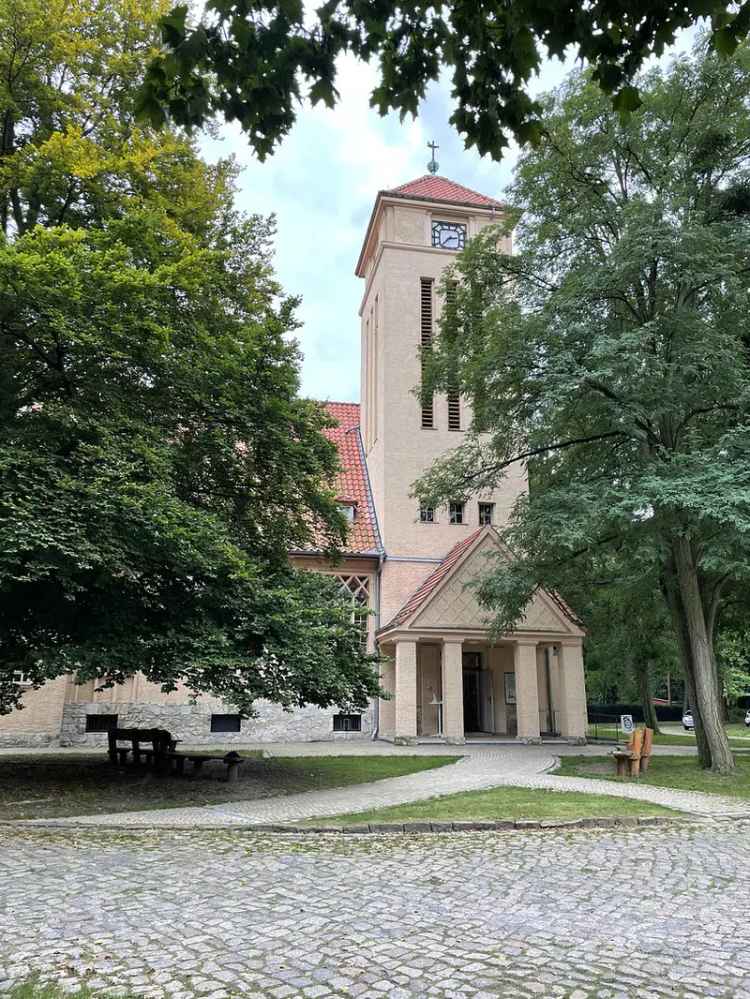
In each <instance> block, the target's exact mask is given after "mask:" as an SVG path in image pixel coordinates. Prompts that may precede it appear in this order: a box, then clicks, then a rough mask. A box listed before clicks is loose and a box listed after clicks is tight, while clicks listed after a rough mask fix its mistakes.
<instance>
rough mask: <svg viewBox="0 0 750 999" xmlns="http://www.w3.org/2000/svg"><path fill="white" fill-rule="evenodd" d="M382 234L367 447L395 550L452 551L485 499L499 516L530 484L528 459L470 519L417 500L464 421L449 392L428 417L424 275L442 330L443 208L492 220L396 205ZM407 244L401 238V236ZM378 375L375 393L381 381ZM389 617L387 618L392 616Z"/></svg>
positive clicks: (365, 385) (369, 294) (472, 224)
mask: <svg viewBox="0 0 750 999" xmlns="http://www.w3.org/2000/svg"><path fill="white" fill-rule="evenodd" d="M383 214H384V219H385V224H384V225H383V226H382V227H381V229H380V237H381V239H382V238H383V237H384V238H385V239H386V240H387V241H388V242H387V243H386V244H385V245H384V246H383V245H382V244H375V246H374V248H373V253H372V257H371V259H372V260H374V261H375V262H376V266H375V270H374V272H373V273H372V274H371V275H370V277H369V279H368V282H367V287H366V292H365V297H364V300H363V303H362V310H361V316H362V361H363V364H362V390H363V392H362V425H363V426H369V425H371V424H370V421H371V415H370V410H371V408H374V410H375V412H376V414H377V421H376V423H377V429H376V431H375V434H374V437H372V438H368V440H367V443H366V447H367V455H368V467H369V471H370V479H371V482H372V486H373V493H374V500H375V506H376V509H377V512H378V519H379V523H380V529H381V532H382V535H383V541H384V544H385V547H386V550H387V551H388V553H389V554H392V555H422V556H438V557H442V556H443V555H445V554H446V553H447V552H448V551H449V550H450V548H452V547H453V545H455V544H456V543H457V542H458V541H460V540H461V539H462V538H464V537H466V536H467V534H469V533H470V532H471V531H472V530H473V529H475V528H476V527H477V526H478V524H479V520H478V508H477V502H478V500H479V499H481V500H485V501H489V502H493V503H495V518H496V523H498V524H502V523H504V522H505V521H506V520H507V517H508V514H509V511H510V509H511V508H512V505H513V503H514V502H515V500H516V498H517V496H518V495H519V494H520V493H521V492H524V491H525V490H526V488H527V479H526V472H525V469H524V468H523V467H514V468H513V469H511V470H509V472H508V475H507V476H506V478H505V480H504V481H503V483H502V484H501V486H500V487H499V488H498V489H496V490H494V491H493V492H491V493H487V494H486V495H482V496H477V497H475V498H473V499H472V501H471V502H469V503H467V505H466V517H465V525H463V526H457V525H451V524H449V523H448V511H447V508H444V509H440V510H438V511H436V520H437V522H436V523H434V524H422V523H420V522H419V510H418V504H417V502H416V500H414V499H413V498H412V497H411V496H410V493H411V491H412V487H413V484H414V482H415V480H416V479H417V478H418V477H419V476H420V475H421V474H422V473H423V472H424V471H425V470H426V469H428V468H429V467H430V465H431V464H432V463H433V462H434V461H435V460H436V459H437V458H439V457H440V456H442V455H444V454H445V453H446V452H447V451H449V450H451V449H453V448H455V447H457V446H458V445H459V444H460V443H461V441H462V440H463V436H464V434H463V432H462V431H458V432H457V431H449V430H448V404H447V399H446V398H445V396H438V397H436V399H435V402H434V412H435V429H423V428H422V427H421V408H420V402H419V399H418V398H417V397H416V396H415V395H414V389H415V388H416V387H417V386H418V384H419V381H420V359H419V342H420V278H422V277H430V278H433V279H434V281H435V289H436V297H435V303H434V314H435V332H437V316H438V313H439V308H440V302H439V299H438V296H437V286H438V284H439V281H440V277H441V275H442V272H443V270H444V269H445V267H446V266H447V265H449V264H450V263H451V262H452V261H453V260H454V259H455V255H454V254H453V253H449V252H446V251H440V250H436V249H434V248H433V247H432V246H431V245H430V241H431V224H432V219H433V217H435V218H441V219H446V220H453V221H464V222H466V223H467V224H468V226H469V233H470V234H471V233H472V232H475V231H477V230H478V229H479V228H480V227H481V226H483V225H485V224H487V222H488V220H487V219H484V218H480V217H477V216H473V215H471V214H470V213H462V212H459V211H457V210H451V211H450V212H447V211H446V210H445V209H435V210H434V211H433V210H431V209H430V208H429V206H427V207H425V208H418V207H417V208H415V207H413V206H392V205H388V206H386V208H385V210H384V213H383ZM394 242H395V243H397V244H398V245H393V243H394ZM376 297H377V304H378V343H377V347H378V350H377V356H376V358H375V364H376V377H375V379H374V382H373V379H372V378H371V377H370V373H369V370H368V366H369V364H370V363H371V358H372V351H371V350H370V349H369V348H368V336H369V337H371V336H372V335H373V334H372V329H373V322H372V318H371V317H372V315H373V309H374V303H375V298H376ZM373 384H374V385H375V395H376V396H377V400H376V401H375V400H374V398H373V393H372V386H373ZM470 419H471V413H470V411H469V408H468V405H466V404H462V428H465V427H466V426H467V425H468V424H469V422H470ZM384 620H387V618H385V617H384Z"/></svg>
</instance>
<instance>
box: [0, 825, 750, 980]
mask: <svg viewBox="0 0 750 999" xmlns="http://www.w3.org/2000/svg"><path fill="white" fill-rule="evenodd" d="M748 834H750V823H747V822H725V823H718V822H711V823H700V824H697V825H695V824H691V825H687V826H685V825H682V826H668V827H661V828H653V829H651V828H639V829H637V830H627V829H623V830H620V829H618V830H595V831H593V830H592V831H579V832H571V831H546V832H543V833H529V832H527V833H522V832H508V833H464V834H454V835H450V836H411V837H408V838H407V837H403V836H382V837H365V836H362V837H350V838H345V837H337V838H334V837H306V838H300V837H291V836H277V837H269V836H265V837H264V836H261V835H259V834H253V833H250V834H245V833H239V832H236V831H235V832H233V833H224V832H218V833H211V832H205V831H204V832H187V831H184V832H167V831H161V832H150V833H147V832H141V833H128V834H122V833H111V832H103V831H97V832H96V833H95V832H93V831H86V832H82V833H80V832H78V833H71V832H70V831H67V830H66V831H64V832H63V831H60V830H57V831H49V830H44V831H42V830H28V829H24V830H19V829H12V830H11V829H7V828H6V829H5V830H4V831H3V832H2V841H1V842H0V879H1V880H0V883H2V886H3V890H2V892H1V893H0V925H2V928H3V933H2V934H0V990H1V989H3V988H4V987H6V986H7V985H9V984H10V982H11V981H13V980H17V979H20V978H25V977H26V976H27V975H28V974H29V973H30V972H36V973H39V974H40V975H41V976H42V978H50V979H55V980H58V981H60V982H61V983H62V984H63V985H64V986H70V987H73V986H75V985H77V984H78V983H81V982H83V981H87V982H88V983H89V985H90V986H91V987H92V988H93V990H94V991H95V993H96V994H102V992H103V991H104V990H107V989H115V988H119V989H127V990H128V991H129V992H133V993H136V994H139V995H144V996H151V997H154V999H157V997H164V999H166V997H170V999H193V997H198V996H200V997H206V999H209V997H210V999H233V997H235V996H244V997H247V999H261V997H262V999H287V997H290V999H297V997H301V999H332V997H334V996H335V997H345V996H349V997H353V996H361V997H365V999H369V997H378V999H383V997H384V999H421V997H431V999H496V997H513V999H527V997H537V999H539V997H541V999H553V997H568V999H629V997H638V999H664V997H671V999H704V997H706V996H715V997H723V999H729V997H732V999H750V923H748V920H747V899H748V893H749V892H750V849H749V847H748V843H749V842H750V841H749V840H748Z"/></svg>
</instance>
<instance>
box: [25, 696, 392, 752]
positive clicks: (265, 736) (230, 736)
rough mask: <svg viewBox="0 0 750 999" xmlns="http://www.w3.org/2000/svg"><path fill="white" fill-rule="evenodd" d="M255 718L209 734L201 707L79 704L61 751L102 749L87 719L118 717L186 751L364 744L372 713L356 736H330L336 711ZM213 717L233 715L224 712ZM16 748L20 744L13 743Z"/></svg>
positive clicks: (66, 722) (265, 712)
mask: <svg viewBox="0 0 750 999" xmlns="http://www.w3.org/2000/svg"><path fill="white" fill-rule="evenodd" d="M255 710H256V712H257V717H255V718H248V719H243V720H242V722H241V728H240V731H239V732H212V731H211V714H212V711H211V710H207V708H206V706H205V705H201V704H153V703H151V704H149V703H132V702H131V703H127V702H126V703H119V704H101V703H96V702H93V701H84V702H79V703H77V704H66V705H65V710H64V713H63V720H62V729H61V732H60V745H62V746H106V744H107V733H106V732H87V731H86V715H92V714H100V715H110V714H116V715H117V725H118V727H119V728H165V729H168V731H169V732H170V733H171V734H172V735H173V736H174V737H175V738H176V739H181V740H182V742H184V743H185V744H186V745H222V746H223V745H241V744H243V743H253V742H269V743H270V742H319V741H325V740H329V741H333V740H336V741H338V740H341V739H344V740H348V739H353V740H357V739H368V738H370V736H371V734H372V728H373V709H372V707H371V706H370V707H368V708H367V710H366V711H364V712H363V713H362V731H361V732H351V733H348V732H334V731H333V720H332V719H333V715H334V714H336V713H337V712H336V711H333V710H325V711H324V710H323V709H321V708H317V707H313V706H312V705H306V706H305V707H304V708H298V709H297V710H296V711H291V712H287V711H284V710H283V709H282V708H280V707H279V705H278V704H272V703H270V702H269V701H258V702H257V703H256V704H255ZM213 713H221V714H233V713H234V709H233V708H231V707H227V706H222V707H219V708H214V709H213ZM16 745H20V743H16Z"/></svg>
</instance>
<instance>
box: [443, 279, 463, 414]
mask: <svg viewBox="0 0 750 999" xmlns="http://www.w3.org/2000/svg"><path fill="white" fill-rule="evenodd" d="M445 311H446V314H447V319H448V322H449V323H450V325H451V326H453V325H454V324H455V322H456V282H455V281H450V282H449V283H448V285H447V287H446V289H445ZM453 332H454V333H455V329H454V330H453ZM448 429H449V430H460V429H461V398H460V394H459V393H458V392H457V391H456V389H452V390H450V391H449V392H448Z"/></svg>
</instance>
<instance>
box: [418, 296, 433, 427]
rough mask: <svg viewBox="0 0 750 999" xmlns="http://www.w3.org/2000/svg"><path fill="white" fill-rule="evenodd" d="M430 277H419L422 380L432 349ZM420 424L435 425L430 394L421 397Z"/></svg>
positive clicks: (424, 425) (425, 425)
mask: <svg viewBox="0 0 750 999" xmlns="http://www.w3.org/2000/svg"><path fill="white" fill-rule="evenodd" d="M433 284H434V282H433V279H432V278H420V296H421V297H420V344H421V347H422V352H421V358H422V380H423V381H424V371H425V366H426V364H427V359H428V357H429V355H430V351H431V350H432V290H433ZM422 426H423V427H427V428H430V429H431V428H432V427H434V426H435V412H434V405H433V399H432V396H430V398H429V400H427V399H422Z"/></svg>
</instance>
